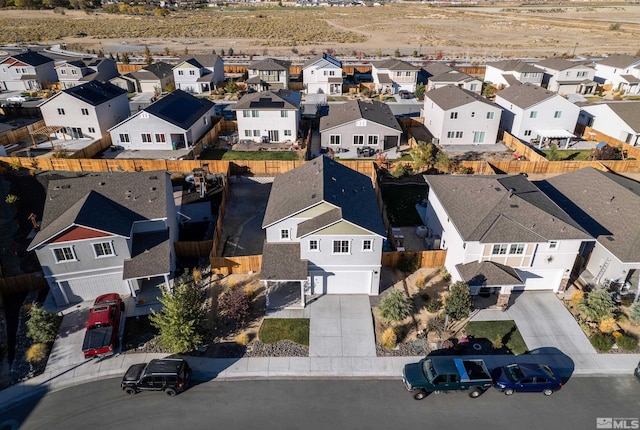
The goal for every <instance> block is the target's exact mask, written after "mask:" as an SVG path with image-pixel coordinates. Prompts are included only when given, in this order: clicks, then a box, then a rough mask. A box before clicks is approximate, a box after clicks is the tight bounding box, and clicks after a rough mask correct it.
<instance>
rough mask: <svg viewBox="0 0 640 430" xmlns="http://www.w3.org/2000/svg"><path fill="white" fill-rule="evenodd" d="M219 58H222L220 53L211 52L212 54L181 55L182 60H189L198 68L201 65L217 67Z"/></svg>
mask: <svg viewBox="0 0 640 430" xmlns="http://www.w3.org/2000/svg"><path fill="white" fill-rule="evenodd" d="M218 59H220V56H219V55H216V54H210V55H200V54H198V55H181V56H180V62H181V63H182V62H188V63H189V64H192V65H194V66H196V67H198V68H201V67H205V68H211V67H215V66H216V63H217V62H218Z"/></svg>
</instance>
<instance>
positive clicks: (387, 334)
mask: <svg viewBox="0 0 640 430" xmlns="http://www.w3.org/2000/svg"><path fill="white" fill-rule="evenodd" d="M380 345H382V347H383V348H385V349H393V348H395V347H396V346H397V345H398V336H397V335H396V331H395V330H394V329H393V327H389V328H388V329H386V330H385V331H384V332H383V333H382V339H380Z"/></svg>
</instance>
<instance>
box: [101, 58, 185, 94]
mask: <svg viewBox="0 0 640 430" xmlns="http://www.w3.org/2000/svg"><path fill="white" fill-rule="evenodd" d="M109 82H111V83H112V84H114V85H116V86H118V87H120V88H122V89H124V90H127V92H128V93H152V94H156V95H157V94H161V93H163V92H165V91H168V90H170V89H171V88H174V87H175V81H174V80H173V66H172V65H171V64H169V63H165V62H163V61H158V62H157V63H153V64H150V65H148V66H146V67H143V68H141V69H139V70H136V71H135V72H131V73H127V74H126V75H121V76H118V77H116V78H113V79H110V80H109Z"/></svg>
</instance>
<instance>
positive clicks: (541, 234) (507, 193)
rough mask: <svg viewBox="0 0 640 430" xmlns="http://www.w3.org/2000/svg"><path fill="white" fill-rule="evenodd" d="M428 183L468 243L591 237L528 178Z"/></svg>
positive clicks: (431, 178)
mask: <svg viewBox="0 0 640 430" xmlns="http://www.w3.org/2000/svg"><path fill="white" fill-rule="evenodd" d="M425 179H426V181H427V183H428V184H429V187H430V192H434V193H435V194H436V196H437V198H438V199H439V200H440V202H441V203H442V206H443V207H444V210H445V211H446V213H447V216H448V217H449V219H450V220H451V222H452V223H453V224H454V226H455V228H456V229H457V231H458V232H459V234H460V236H461V237H462V240H464V241H477V242H481V243H518V242H525V243H527V242H528V243H531V242H544V241H549V240H564V239H590V238H591V236H589V234H588V233H587V232H586V231H584V230H583V229H582V228H581V227H580V226H579V225H578V224H577V223H576V222H575V221H574V220H573V219H571V217H569V215H567V214H566V213H565V212H564V211H563V210H562V209H561V208H560V207H559V206H558V205H557V204H555V203H554V202H553V201H552V200H551V199H550V198H549V197H547V196H546V195H545V194H544V193H542V191H540V190H539V189H538V188H537V187H536V186H535V185H534V184H533V183H531V182H529V180H528V179H527V178H526V177H524V176H523V175H492V176H471V175H426V176H425Z"/></svg>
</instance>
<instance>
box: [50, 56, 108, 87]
mask: <svg viewBox="0 0 640 430" xmlns="http://www.w3.org/2000/svg"><path fill="white" fill-rule="evenodd" d="M55 68H56V73H57V75H58V81H59V82H60V86H61V87H62V89H63V90H64V89H67V88H71V87H75V86H78V85H82V84H84V83H86V82H89V81H93V80H96V81H101V82H105V81H109V80H110V79H113V78H115V77H117V76H119V75H120V73H119V72H118V66H117V65H116V62H115V61H113V60H112V59H110V58H105V57H97V58H83V59H80V60H69V61H64V62H62V63H60V64H58V65H56V67H55Z"/></svg>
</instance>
